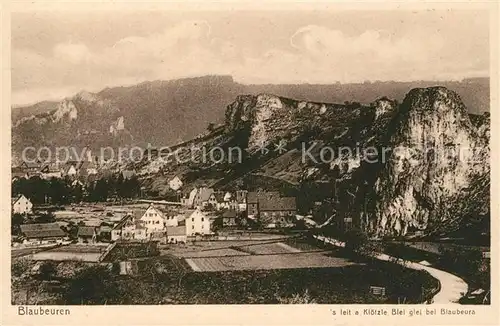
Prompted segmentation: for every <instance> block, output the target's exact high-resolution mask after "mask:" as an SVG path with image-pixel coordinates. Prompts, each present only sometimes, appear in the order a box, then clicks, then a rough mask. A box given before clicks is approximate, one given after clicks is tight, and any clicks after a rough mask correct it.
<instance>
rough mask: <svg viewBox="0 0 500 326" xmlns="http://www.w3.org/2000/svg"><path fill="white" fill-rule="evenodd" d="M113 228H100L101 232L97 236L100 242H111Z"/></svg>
mask: <svg viewBox="0 0 500 326" xmlns="http://www.w3.org/2000/svg"><path fill="white" fill-rule="evenodd" d="M112 230H113V228H111V227H110V226H107V225H101V226H99V230H98V232H97V235H98V236H99V241H104V242H108V241H110V240H111V231H112Z"/></svg>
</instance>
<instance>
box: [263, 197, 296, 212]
mask: <svg viewBox="0 0 500 326" xmlns="http://www.w3.org/2000/svg"><path fill="white" fill-rule="evenodd" d="M296 208H297V205H296V202H295V197H280V198H263V199H259V211H294V210H296Z"/></svg>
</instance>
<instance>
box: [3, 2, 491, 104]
mask: <svg viewBox="0 0 500 326" xmlns="http://www.w3.org/2000/svg"><path fill="white" fill-rule="evenodd" d="M488 18H489V17H488V13H487V12H486V11H484V12H481V11H479V12H478V11H476V12H471V11H468V12H465V11H419V12H411V11H405V12H402V11H398V12H394V11H393V12H390V11H371V12H359V11H344V12H332V11H329V12H327V11H300V12H299V11H283V12H276V11H265V12H256V11H253V12H252V11H240V12H229V11H226V12H214V11H211V12H163V13H158V12H146V11H143V12H133V13H132V12H116V11H115V12H111V11H108V12H101V13H96V12H86V13H85V12H78V13H77V12H50V13H49V12H37V13H35V12H25V13H15V14H12V102H13V104H25V103H33V102H37V101H41V100H46V99H60V98H62V97H64V96H69V95H73V94H74V93H76V92H78V91H80V90H83V89H84V90H88V91H98V90H100V89H102V88H104V87H106V86H118V85H124V84H133V83H137V82H141V81H145V80H157V79H174V78H179V77H184V76H199V75H207V74H226V75H232V76H233V77H234V78H235V80H236V81H238V82H242V83H334V82H337V81H340V82H357V81H365V80H404V81H408V80H418V79H426V80H447V79H462V78H464V77H475V76H488V72H489V26H488Z"/></svg>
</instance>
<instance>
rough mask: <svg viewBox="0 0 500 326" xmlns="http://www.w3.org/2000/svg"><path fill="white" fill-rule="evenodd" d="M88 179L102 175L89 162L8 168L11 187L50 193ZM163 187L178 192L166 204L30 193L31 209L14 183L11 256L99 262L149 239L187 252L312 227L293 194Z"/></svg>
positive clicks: (175, 183) (173, 183) (128, 175)
mask: <svg viewBox="0 0 500 326" xmlns="http://www.w3.org/2000/svg"><path fill="white" fill-rule="evenodd" d="M93 178H96V179H99V178H104V176H103V174H102V171H101V170H100V169H99V170H98V169H97V167H96V166H95V165H94V164H92V162H91V160H84V161H82V162H77V161H76V162H73V161H72V162H68V163H66V164H65V165H64V166H63V168H62V169H56V168H55V167H54V166H53V165H50V164H34V163H32V164H28V163H23V164H21V165H20V166H18V167H16V168H13V169H12V182H13V185H14V184H17V183H23V182H33V180H37V181H38V182H43V180H47V182H48V184H49V186H48V188H50V187H51V185H52V183H54V182H62V181H61V180H66V183H67V184H68V185H69V186H70V187H80V186H82V185H84V184H88V183H90V182H92V181H93V180H94V179H93ZM119 178H120V180H124V181H123V182H127V180H131V179H133V178H136V175H135V173H134V171H130V170H126V171H121V172H119ZM128 186H129V185H125V187H128ZM168 186H169V188H170V191H171V192H172V193H174V194H175V196H171V197H170V198H168V200H165V199H158V198H156V199H145V198H141V197H140V195H141V193H136V194H135V198H128V199H127V200H125V201H123V200H120V201H119V202H117V201H116V200H113V197H112V196H111V195H110V196H109V198H108V199H107V200H106V201H86V202H85V201H80V202H71V200H68V201H67V203H66V204H58V205H56V204H55V203H54V201H53V200H52V198H53V197H54V198H55V197H59V196H58V195H57V196H56V195H53V194H52V193H50V192H48V194H45V195H39V194H35V195H33V197H42V199H41V202H40V200H39V203H38V204H36V203H33V202H32V198H30V196H29V194H27V193H22V190H23V189H25V188H26V187H29V185H28V186H24V188H23V187H22V186H20V187H15V186H13V188H15V189H16V190H13V192H17V193H15V194H13V196H14V197H13V198H12V214H13V216H16V217H18V220H19V221H20V223H18V224H19V225H18V229H17V230H16V231H17V232H15V234H14V233H13V237H12V245H13V247H12V250H13V255H16V254H15V253H19V255H24V254H27V253H30V254H31V253H34V254H33V256H32V257H33V259H34V260H40V261H41V260H54V261H65V260H67V261H72V260H83V261H89V262H92V261H93V262H100V261H102V260H103V259H104V258H105V254H107V253H109V251H110V250H111V248H112V247H114V245H115V244H116V243H135V242H139V243H148V242H151V243H155V245H158V246H159V247H160V248H161V249H162V250H166V251H168V250H170V251H176V252H182V251H188V252H192V251H193V250H194V249H193V246H192V244H193V243H198V244H199V243H203V242H207V243H211V244H212V246H214V245H213V243H215V242H216V241H220V242H221V243H222V242H224V241H231V240H232V241H236V240H241V241H257V242H258V241H271V242H273V241H274V239H278V240H279V239H285V238H287V237H289V236H290V234H292V233H294V232H295V234H298V233H297V232H299V231H300V229H302V230H306V229H307V228H308V227H314V226H316V223H315V222H314V221H313V219H312V218H311V217H312V216H302V215H299V214H298V213H297V205H296V199H295V197H284V196H282V195H281V194H280V193H279V192H277V191H264V190H262V191H247V190H236V191H223V190H219V189H214V188H211V187H195V188H193V189H190V190H189V191H187V190H185V187H184V186H183V182H182V180H181V178H180V177H178V176H174V177H173V178H172V179H171V180H170V181H169V184H168ZM19 190H20V191H19ZM18 191H19V192H18ZM94 191H97V189H96V188H94ZM69 192H71V191H69ZM47 197H49V198H47ZM90 198H91V197H90ZM110 198H111V199H110ZM49 211H50V212H49ZM275 242H276V243H279V245H276V243H271V244H269V245H267V247H269V248H268V249H267V251H270V252H272V251H273V250H271V249H272V248H271V247H274V251H276V252H277V253H280V252H283V248H285V249H288V250H285V252H287V251H288V252H297V250H296V249H295V248H292V247H288V246H285V245H284V244H282V243H280V242H279V241H275ZM233 244H234V243H233ZM255 244H256V245H258V244H259V243H255ZM175 246H177V248H175V249H173V248H172V247H175ZM190 246H191V249H189V247H190ZM169 247H170V249H167V248H169ZM181 248H183V249H181ZM270 248H271V249H270ZM226 251H227V250H226ZM229 251H231V250H229ZM235 252H236V253H238V254H241V253H242V251H235ZM191 265H192V266H193V269H194V270H197V269H199V268H198V267H197V266H195V264H194V263H191Z"/></svg>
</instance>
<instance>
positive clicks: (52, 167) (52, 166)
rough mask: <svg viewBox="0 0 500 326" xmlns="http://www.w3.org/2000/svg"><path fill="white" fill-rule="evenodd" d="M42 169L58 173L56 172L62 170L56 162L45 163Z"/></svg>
mask: <svg viewBox="0 0 500 326" xmlns="http://www.w3.org/2000/svg"><path fill="white" fill-rule="evenodd" d="M41 171H42V172H43V173H56V172H60V171H61V169H60V168H59V167H58V165H57V164H56V163H45V164H44V165H43V166H42V168H41Z"/></svg>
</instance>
